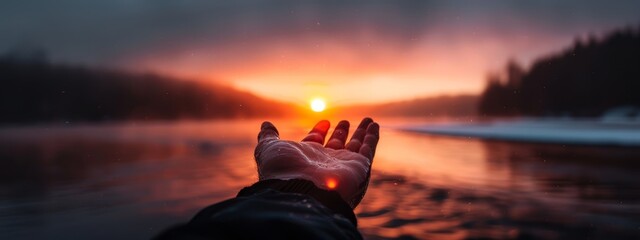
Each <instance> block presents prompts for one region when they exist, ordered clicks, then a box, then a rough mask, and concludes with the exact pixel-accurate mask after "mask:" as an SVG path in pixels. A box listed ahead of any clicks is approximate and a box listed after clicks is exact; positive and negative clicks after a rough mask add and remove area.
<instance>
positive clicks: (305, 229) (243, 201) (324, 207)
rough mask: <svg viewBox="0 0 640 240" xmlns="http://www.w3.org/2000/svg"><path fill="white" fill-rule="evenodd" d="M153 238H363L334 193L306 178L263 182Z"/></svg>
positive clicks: (349, 213)
mask: <svg viewBox="0 0 640 240" xmlns="http://www.w3.org/2000/svg"><path fill="white" fill-rule="evenodd" d="M156 239H362V236H361V235H360V233H359V232H358V229H357V221H356V217H355V215H354V214H353V211H352V210H351V208H350V207H349V205H347V203H346V202H344V201H343V200H342V198H341V197H340V195H339V194H338V193H337V192H335V191H326V190H323V189H319V188H317V187H316V186H315V185H314V184H313V183H312V182H310V181H306V180H297V179H296V180H265V181H260V182H257V183H256V184H254V185H252V186H250V187H246V188H244V189H242V190H241V191H240V192H239V193H238V196H237V197H235V198H232V199H229V200H226V201H223V202H220V203H217V204H214V205H211V206H209V207H207V208H205V209H203V210H202V211H200V212H199V213H198V214H197V215H196V216H195V217H194V218H193V219H191V221H189V222H188V223H186V224H183V225H180V226H176V227H173V228H170V229H168V230H166V231H165V232H163V233H162V234H161V235H159V236H158V237H156Z"/></svg>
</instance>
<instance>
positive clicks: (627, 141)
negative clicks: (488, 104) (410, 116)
mask: <svg viewBox="0 0 640 240" xmlns="http://www.w3.org/2000/svg"><path fill="white" fill-rule="evenodd" d="M398 129H400V130H405V131H413V132H421V133H428V134H438V135H450V136H467V137H478V138H486V139H498V140H509V141H524V142H541V143H560V144H581V145H617V146H640V123H639V122H624V123H612V122H602V121H597V120H557V119H555V120H554V119H551V120H549V119H524V120H514V121H496V122H485V123H445V124H429V125H418V126H402V127H398Z"/></svg>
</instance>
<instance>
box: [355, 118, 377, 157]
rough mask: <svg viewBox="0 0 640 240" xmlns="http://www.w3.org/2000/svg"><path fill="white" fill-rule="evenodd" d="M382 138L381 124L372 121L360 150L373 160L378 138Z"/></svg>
mask: <svg viewBox="0 0 640 240" xmlns="http://www.w3.org/2000/svg"><path fill="white" fill-rule="evenodd" d="M379 139H380V125H378V123H375V122H373V123H371V124H369V127H367V134H366V135H365V137H364V141H363V142H362V146H361V147H360V150H359V151H358V152H359V153H360V154H362V155H363V156H365V157H367V158H369V160H373V156H374V155H375V154H376V146H377V145H378V140H379Z"/></svg>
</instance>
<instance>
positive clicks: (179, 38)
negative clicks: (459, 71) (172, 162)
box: [0, 0, 640, 64]
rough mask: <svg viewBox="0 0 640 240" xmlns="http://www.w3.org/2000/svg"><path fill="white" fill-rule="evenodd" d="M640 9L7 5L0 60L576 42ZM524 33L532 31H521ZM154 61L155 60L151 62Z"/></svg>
mask: <svg viewBox="0 0 640 240" xmlns="http://www.w3.org/2000/svg"><path fill="white" fill-rule="evenodd" d="M638 9H640V2H639V1H614V2H610V1H553V0H546V1H418V0H414V1H350V2H347V1H335V0H331V1H324V0H323V1H293V0H292V1H257V0H256V1H224V2H223V1H196V0H192V1H170V0H110V1H89V0H60V1H32V0H17V1H15V0H8V1H7V0H5V1H2V3H0V32H1V33H2V34H0V51H6V50H7V49H9V48H11V47H13V46H16V45H19V44H21V43H25V42H28V43H30V44H35V45H40V46H43V47H44V48H46V49H47V50H48V51H49V52H50V53H51V55H52V57H53V59H57V60H61V61H70V62H84V63H90V64H111V63H112V62H117V61H119V60H122V59H127V58H130V57H135V56H138V55H144V54H153V52H158V51H159V52H171V51H173V50H176V49H183V48H186V47H190V46H205V45H206V46H211V48H213V49H217V48H220V49H224V48H229V47H230V46H236V47H237V46H238V45H242V44H244V47H248V48H252V49H254V51H260V50H261V49H262V48H264V47H268V45H263V43H268V42H272V41H290V42H291V43H292V44H299V42H300V41H301V42H304V41H310V40H312V39H314V38H327V37H330V38H332V39H335V40H336V41H341V42H344V43H345V44H348V45H349V44H350V45H353V46H357V45H360V44H362V43H363V41H364V40H363V39H366V40H367V41H374V42H375V41H378V42H385V43H387V45H390V46H396V47H406V46H407V45H410V44H411V43H412V42H413V41H412V39H416V38H421V37H423V38H425V36H426V39H430V38H431V39H432V38H434V37H439V36H440V37H446V36H449V35H451V34H453V33H460V32H465V31H473V30H474V29H476V30H478V31H494V32H495V33H498V34H500V33H502V34H508V33H509V32H522V31H523V30H522V29H521V28H534V29H536V30H538V31H547V32H549V33H550V34H553V33H559V34H560V33H569V34H576V33H580V32H583V31H593V32H599V31H602V29H607V28H611V27H616V26H620V25H625V24H637V23H639V22H640V18H639V14H638V12H639V11H637V10H638ZM525 31H526V30H525ZM150 52H152V53H150Z"/></svg>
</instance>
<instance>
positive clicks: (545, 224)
mask: <svg viewBox="0 0 640 240" xmlns="http://www.w3.org/2000/svg"><path fill="white" fill-rule="evenodd" d="M379 120H381V121H379V122H380V123H381V125H382V126H383V129H382V130H381V131H382V132H381V138H382V139H381V141H380V143H379V149H378V152H377V154H376V157H375V160H374V163H373V169H374V170H373V174H372V179H371V184H370V186H369V190H368V192H367V195H366V196H365V198H364V200H363V201H362V203H361V204H360V205H359V206H358V208H356V210H355V212H356V214H357V215H358V219H359V228H360V230H361V232H362V233H363V235H364V236H365V238H368V239H387V238H399V237H404V238H405V239H412V238H416V239H423V238H437V239H479V238H491V239H531V238H534V239H584V238H590V239H637V238H639V237H640V231H639V230H638V226H640V202H639V201H638V199H640V198H639V196H640V187H638V186H639V183H640V180H639V179H638V178H637V175H638V173H639V172H640V171H639V169H640V164H639V163H638V162H637V159H640V150H638V149H631V148H594V147H578V146H571V147H570V146H562V145H540V144H524V143H509V142H495V141H483V140H478V139H470V138H450V137H437V136H430V135H422V134H415V133H408V132H400V131H395V130H392V129H390V128H385V126H391V125H394V124H402V123H403V122H405V121H403V120H400V121H398V120H395V121H390V120H386V119H379ZM273 122H274V123H275V124H276V126H277V127H278V128H279V130H280V133H281V137H282V138H286V139H295V140H298V139H301V138H302V137H303V136H304V134H305V133H306V131H307V130H308V129H309V127H310V126H311V125H312V124H313V123H311V122H309V123H307V122H302V121H294V120H275V121H273ZM259 126H260V121H253V120H242V121H240V120H234V121H212V122H179V123H172V122H167V123H145V124H132V123H129V124H119V125H96V126H90V125H87V126H71V127H68V126H57V127H24V128H4V129H1V130H0V159H2V160H1V161H0V239H34V238H46V239H114V238H118V239H140V238H149V237H152V236H154V235H156V234H158V233H159V232H160V231H162V230H163V229H165V228H167V227H169V226H171V225H173V224H177V223H180V222H185V221H188V220H189V219H190V218H191V217H192V216H193V215H194V214H195V213H196V212H197V211H199V210H200V209H202V208H203V207H205V206H207V205H210V204H213V203H216V202H218V201H221V200H224V199H227V198H230V197H233V196H235V194H236V193H237V192H238V191H239V190H240V189H241V188H242V187H243V186H247V185H250V184H252V183H253V182H255V181H257V174H256V170H255V163H254V160H253V148H254V147H255V143H256V134H257V131H258V128H259Z"/></svg>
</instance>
